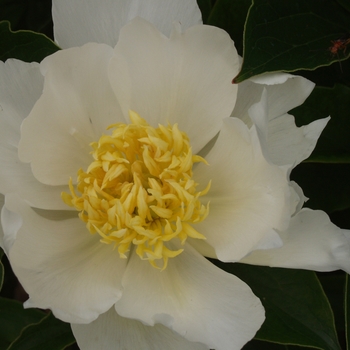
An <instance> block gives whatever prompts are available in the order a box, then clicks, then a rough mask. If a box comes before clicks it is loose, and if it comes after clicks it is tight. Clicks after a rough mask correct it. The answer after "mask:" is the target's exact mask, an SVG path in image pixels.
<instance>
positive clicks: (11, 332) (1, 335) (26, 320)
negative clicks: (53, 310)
mask: <svg viewBox="0 0 350 350" xmlns="http://www.w3.org/2000/svg"><path fill="white" fill-rule="evenodd" d="M0 315H1V317H0V349H7V347H8V346H9V345H10V344H11V343H12V342H13V341H14V340H15V339H16V338H17V337H18V336H19V335H20V334H21V332H22V330H23V328H25V327H26V326H28V325H31V324H35V323H37V322H40V320H42V319H43V318H44V317H45V313H43V312H42V311H39V310H37V309H24V308H23V305H22V304H21V303H19V302H18V301H15V300H11V299H5V298H0Z"/></svg>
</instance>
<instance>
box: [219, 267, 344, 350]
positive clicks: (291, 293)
mask: <svg viewBox="0 0 350 350" xmlns="http://www.w3.org/2000/svg"><path fill="white" fill-rule="evenodd" d="M214 262H215V263H216V264H217V265H218V266H219V267H220V268H222V269H224V270H226V271H228V272H230V273H232V274H234V275H236V276H237V277H239V278H240V279H242V280H243V281H245V282H246V283H247V284H248V285H249V286H250V287H251V288H252V290H253V292H254V294H255V295H257V296H258V297H259V298H260V300H261V302H262V303H263V305H264V307H265V310H266V321H265V323H264V324H263V325H262V327H261V329H260V330H259V331H258V333H257V335H256V339H258V340H265V341H270V342H275V343H280V344H286V345H288V344H289V345H300V346H306V347H314V348H318V349H323V350H340V345H339V343H338V339H337V335H336V330H335V326H334V318H333V313H332V310H331V308H330V305H329V302H328V299H327V297H326V296H325V294H324V292H323V289H322V287H321V285H320V283H319V281H318V279H317V277H316V275H315V273H314V272H311V271H304V270H293V269H280V268H269V267H260V266H249V265H244V264H238V263H236V264H224V263H220V262H218V261H214Z"/></svg>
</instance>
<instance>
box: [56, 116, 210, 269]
mask: <svg viewBox="0 0 350 350" xmlns="http://www.w3.org/2000/svg"><path fill="white" fill-rule="evenodd" d="M129 116H130V120H131V124H128V125H126V124H121V123H118V124H114V125H111V126H110V127H109V128H108V129H113V132H112V135H103V136H102V137H101V138H100V140H99V141H98V142H93V143H92V144H91V146H92V148H93V152H92V156H93V158H94V160H93V162H92V163H91V164H90V166H89V167H88V169H87V170H86V172H85V171H83V170H82V169H80V170H79V171H78V180H77V185H76V189H75V188H74V186H73V183H72V179H70V182H69V188H70V192H71V193H70V194H68V193H62V199H63V201H64V202H65V203H66V204H67V205H69V206H72V207H75V208H76V209H77V210H78V211H80V213H79V217H80V219H81V220H83V221H84V222H85V223H86V227H87V228H88V230H89V231H90V233H92V234H95V233H98V234H99V235H100V236H101V242H103V243H112V244H114V245H115V248H117V249H118V252H119V254H120V257H121V258H126V257H127V255H126V254H127V253H128V252H129V251H130V249H132V247H133V246H134V247H135V248H134V249H136V254H137V255H138V256H139V257H140V258H141V259H144V260H149V262H150V263H151V264H152V266H154V267H157V268H160V267H162V268H163V269H165V268H166V266H167V263H168V259H169V258H173V257H175V256H177V255H179V254H180V253H181V252H182V251H183V249H178V250H171V249H169V248H168V247H167V242H169V241H170V240H172V239H174V238H175V237H177V238H178V239H180V241H181V243H182V244H184V243H185V241H186V239H187V237H191V238H197V239H205V237H204V236H203V235H202V234H200V233H199V232H197V231H196V230H195V229H194V228H193V227H192V226H191V223H196V222H200V221H202V220H204V219H205V218H206V216H207V215H208V212H209V205H207V206H204V205H202V204H201V202H200V200H199V197H200V196H202V195H204V194H206V193H207V192H208V191H209V188H210V183H209V184H208V185H207V187H206V188H205V189H204V190H203V191H201V192H197V191H196V187H197V183H196V182H195V181H194V180H193V179H192V174H193V172H192V167H193V164H194V163H196V162H204V163H206V161H205V160H204V159H203V158H202V157H200V156H198V155H193V154H192V150H191V146H190V142H189V138H188V136H187V135H186V133H184V132H181V131H179V129H178V126H177V124H175V125H173V126H168V127H165V126H163V125H159V127H158V128H157V129H155V128H153V127H151V126H149V125H148V124H147V122H146V121H145V120H144V119H142V118H141V117H140V116H139V115H138V114H137V113H135V112H132V111H130V112H129ZM206 164H207V163H206ZM78 192H80V194H77V193H78ZM157 261H158V262H160V263H162V266H159V263H157Z"/></svg>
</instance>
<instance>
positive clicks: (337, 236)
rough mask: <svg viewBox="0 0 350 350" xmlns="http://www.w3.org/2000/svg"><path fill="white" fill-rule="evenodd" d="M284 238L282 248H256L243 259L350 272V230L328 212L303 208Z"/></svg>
mask: <svg viewBox="0 0 350 350" xmlns="http://www.w3.org/2000/svg"><path fill="white" fill-rule="evenodd" d="M281 237H282V239H283V246H282V247H281V248H278V249H271V250H260V251H259V250H257V251H254V252H252V253H251V254H250V255H248V256H247V257H245V258H244V259H243V260H242V262H244V263H247V264H254V265H267V266H271V267H289V268H297V269H300V268H301V269H308V270H316V271H333V270H338V269H342V270H344V271H346V272H347V273H350V231H349V230H342V229H340V228H338V227H337V226H335V225H334V224H332V223H331V221H330V220H329V218H328V216H327V214H326V213H324V212H322V211H319V210H315V211H313V210H310V209H302V210H301V211H300V212H299V213H298V214H297V215H296V216H294V217H293V218H292V220H291V223H290V227H289V229H288V230H287V231H285V232H282V233H281Z"/></svg>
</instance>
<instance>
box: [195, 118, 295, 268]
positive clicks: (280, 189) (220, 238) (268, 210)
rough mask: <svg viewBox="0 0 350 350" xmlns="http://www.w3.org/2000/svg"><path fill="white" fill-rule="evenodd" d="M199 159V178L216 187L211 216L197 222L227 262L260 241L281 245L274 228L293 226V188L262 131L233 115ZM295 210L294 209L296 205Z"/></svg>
mask: <svg viewBox="0 0 350 350" xmlns="http://www.w3.org/2000/svg"><path fill="white" fill-rule="evenodd" d="M206 160H207V161H208V162H209V166H207V165H204V164H199V165H198V167H197V168H195V170H194V178H195V181H196V182H199V183H200V184H201V185H202V186H205V184H206V183H208V181H209V180H210V179H211V180H212V186H211V189H210V190H209V192H208V194H207V195H206V196H203V197H202V198H203V200H202V201H210V210H209V215H208V217H207V218H206V219H205V220H204V221H203V222H201V223H199V224H195V225H194V227H195V229H196V230H198V231H199V232H200V233H202V234H203V235H204V236H205V237H206V238H207V242H208V243H209V244H210V245H211V246H213V247H214V249H215V251H216V254H217V256H218V258H219V259H220V260H222V261H238V260H240V259H241V258H242V257H243V256H244V255H246V254H247V253H249V252H250V251H251V250H252V249H254V247H257V246H259V245H260V246H261V245H262V246H264V247H267V246H270V247H276V246H279V245H280V244H281V241H280V238H279V236H278V234H277V233H276V232H274V229H282V228H283V229H284V228H285V227H286V225H288V222H289V218H290V213H291V210H292V209H291V208H290V198H289V196H290V190H289V184H288V181H287V174H286V170H284V169H282V168H280V167H277V166H274V165H271V164H269V163H268V162H267V161H266V160H265V158H264V156H263V154H262V152H261V147H260V143H259V138H258V136H257V133H256V130H255V128H254V127H253V128H252V129H250V130H248V128H247V127H246V126H245V125H244V124H243V122H241V121H240V120H238V119H236V118H227V119H225V121H224V127H223V128H222V130H221V131H220V134H219V138H218V140H217V142H216V144H215V146H214V147H213V149H212V150H211V152H210V153H209V154H208V156H207V157H206ZM293 210H294V208H293Z"/></svg>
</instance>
